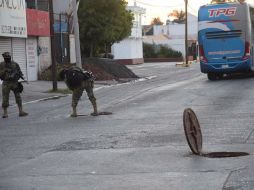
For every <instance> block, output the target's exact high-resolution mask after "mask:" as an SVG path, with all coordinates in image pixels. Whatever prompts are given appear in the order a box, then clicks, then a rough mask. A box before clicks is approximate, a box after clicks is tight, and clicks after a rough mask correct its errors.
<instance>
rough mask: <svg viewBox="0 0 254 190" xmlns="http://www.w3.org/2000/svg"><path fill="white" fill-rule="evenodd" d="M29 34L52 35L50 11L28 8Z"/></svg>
mask: <svg viewBox="0 0 254 190" xmlns="http://www.w3.org/2000/svg"><path fill="white" fill-rule="evenodd" d="M26 14H27V34H28V35H30V36H50V21H49V13H48V12H45V11H39V10H35V9H27V10H26Z"/></svg>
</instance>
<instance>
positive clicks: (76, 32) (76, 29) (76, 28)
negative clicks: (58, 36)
mask: <svg viewBox="0 0 254 190" xmlns="http://www.w3.org/2000/svg"><path fill="white" fill-rule="evenodd" d="M72 10H73V25H74V35H75V51H76V66H78V67H79V68H82V62H81V53H80V40H79V24H78V13H77V12H78V11H77V2H76V0H72Z"/></svg>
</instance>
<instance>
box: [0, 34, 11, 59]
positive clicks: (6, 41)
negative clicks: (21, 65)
mask: <svg viewBox="0 0 254 190" xmlns="http://www.w3.org/2000/svg"><path fill="white" fill-rule="evenodd" d="M6 51H8V52H10V53H11V52H12V51H11V38H0V62H2V61H4V59H3V57H2V53H4V52H6Z"/></svg>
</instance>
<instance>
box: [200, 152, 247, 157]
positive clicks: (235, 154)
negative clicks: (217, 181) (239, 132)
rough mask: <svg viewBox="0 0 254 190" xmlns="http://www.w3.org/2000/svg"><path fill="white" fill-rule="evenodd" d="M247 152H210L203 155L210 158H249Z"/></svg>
mask: <svg viewBox="0 0 254 190" xmlns="http://www.w3.org/2000/svg"><path fill="white" fill-rule="evenodd" d="M248 155H250V154H249V153H247V152H210V153H206V154H202V156H204V157H208V158H226V157H238V156H248Z"/></svg>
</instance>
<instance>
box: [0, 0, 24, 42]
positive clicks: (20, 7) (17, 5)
mask: <svg viewBox="0 0 254 190" xmlns="http://www.w3.org/2000/svg"><path fill="white" fill-rule="evenodd" d="M0 36H6V37H19V38H26V37H27V27H26V4H25V0H8V1H7V0H0Z"/></svg>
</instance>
